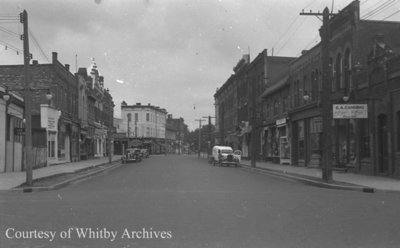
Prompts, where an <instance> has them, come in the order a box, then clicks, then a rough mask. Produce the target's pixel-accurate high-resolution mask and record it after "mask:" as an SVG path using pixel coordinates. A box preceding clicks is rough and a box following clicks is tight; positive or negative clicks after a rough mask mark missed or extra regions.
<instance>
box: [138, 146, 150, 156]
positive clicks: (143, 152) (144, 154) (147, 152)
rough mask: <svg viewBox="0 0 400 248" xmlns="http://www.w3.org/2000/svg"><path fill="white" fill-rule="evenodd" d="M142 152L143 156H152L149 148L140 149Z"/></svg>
mask: <svg viewBox="0 0 400 248" xmlns="http://www.w3.org/2000/svg"><path fill="white" fill-rule="evenodd" d="M140 152H141V153H142V157H143V158H148V157H149V156H150V154H149V150H147V149H145V148H144V149H140Z"/></svg>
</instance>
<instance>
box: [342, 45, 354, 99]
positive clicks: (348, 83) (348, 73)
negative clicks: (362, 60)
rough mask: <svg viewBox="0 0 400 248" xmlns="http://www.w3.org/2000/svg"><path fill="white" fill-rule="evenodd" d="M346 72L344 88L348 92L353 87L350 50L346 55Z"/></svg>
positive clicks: (347, 50)
mask: <svg viewBox="0 0 400 248" xmlns="http://www.w3.org/2000/svg"><path fill="white" fill-rule="evenodd" d="M344 70H345V71H344V87H345V89H346V92H348V91H349V89H351V88H352V87H353V85H352V81H351V53H350V49H349V48H347V49H346V52H345V53H344Z"/></svg>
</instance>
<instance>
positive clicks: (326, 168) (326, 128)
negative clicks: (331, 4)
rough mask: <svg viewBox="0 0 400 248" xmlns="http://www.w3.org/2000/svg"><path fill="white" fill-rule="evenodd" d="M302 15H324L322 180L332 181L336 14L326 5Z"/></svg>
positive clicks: (322, 45)
mask: <svg viewBox="0 0 400 248" xmlns="http://www.w3.org/2000/svg"><path fill="white" fill-rule="evenodd" d="M300 15H312V16H317V17H318V16H322V27H321V28H320V30H319V33H320V36H321V60H322V92H321V116H322V142H321V143H322V180H324V181H325V182H331V181H332V180H333V178H332V150H331V149H332V140H331V138H332V133H331V132H332V126H331V123H332V104H331V101H330V83H331V80H330V79H331V75H330V67H329V43H330V35H331V34H330V32H331V31H330V23H329V18H330V16H333V15H335V14H333V13H329V9H328V7H326V8H325V9H324V11H323V13H319V12H318V13H312V12H310V13H305V12H304V11H303V12H302V13H300Z"/></svg>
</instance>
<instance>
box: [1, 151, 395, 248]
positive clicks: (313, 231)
mask: <svg viewBox="0 0 400 248" xmlns="http://www.w3.org/2000/svg"><path fill="white" fill-rule="evenodd" d="M399 208H400V194H395V193H388V194H383V193H375V194H366V193H361V192H353V191H341V190H331V189H324V188H317V187H313V186H308V185H303V184H301V183H299V182H294V181H290V180H284V179H281V178H275V177H270V176H266V175H259V174H254V173H250V172H247V171H244V170H241V169H240V168H234V167H230V168H226V167H213V166H211V165H209V164H207V163H206V162H205V160H203V159H198V158H196V157H188V156H176V155H169V156H153V157H150V158H149V159H146V160H144V161H143V162H141V163H138V164H127V165H122V166H121V167H119V168H117V169H115V170H112V171H110V172H108V173H107V174H102V175H99V176H96V177H93V178H91V179H89V180H85V181H81V182H78V183H75V184H73V185H70V186H68V187H65V188H63V189H60V190H56V191H49V192H33V193H16V192H2V193H0V227H1V241H0V242H1V243H0V247H18V248H21V247H68V248H69V247H121V248H122V247H124V248H128V247H185V248H186V247H229V248H235V247H249V248H251V247H307V248H308V247H318V248H321V247H335V248H337V247H363V248H365V247H374V248H376V247H399V246H398V245H399V244H400V221H399V220H400V211H399ZM90 228H91V231H92V235H93V236H92V237H88V236H86V237H85V238H83V237H82V238H80V239H79V238H78V231H82V232H84V231H89V229H90ZM68 230H71V232H70V236H68V235H69V233H68ZM22 231H31V233H30V235H31V238H26V239H23V238H20V239H17V238H16V237H17V236H18V235H22ZM40 231H41V232H42V233H40ZM35 232H36V233H35ZM111 232H114V234H115V239H114V238H113V236H112V233H111ZM24 234H27V233H24ZM28 234H29V233H28ZM80 234H82V233H80ZM86 234H87V235H88V234H89V232H88V233H86ZM6 235H8V236H9V237H8V238H7V237H6ZM35 235H36V236H35ZM51 235H54V240H52V241H50V240H51V239H52V236H51ZM60 235H66V237H65V238H61V237H60ZM108 235H109V236H108ZM47 236H49V238H47ZM40 237H41V238H40Z"/></svg>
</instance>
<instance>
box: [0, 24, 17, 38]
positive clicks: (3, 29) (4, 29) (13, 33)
mask: <svg viewBox="0 0 400 248" xmlns="http://www.w3.org/2000/svg"><path fill="white" fill-rule="evenodd" d="M0 30H1V31H3V32H5V33H7V34H10V35H14V36H18V37H19V34H18V33H16V32H14V31H12V30H9V29H7V28H4V27H1V26H0Z"/></svg>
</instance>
